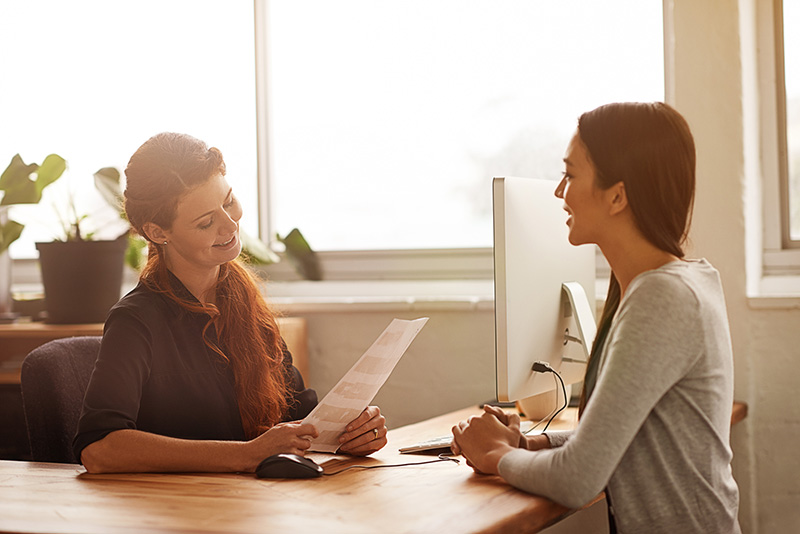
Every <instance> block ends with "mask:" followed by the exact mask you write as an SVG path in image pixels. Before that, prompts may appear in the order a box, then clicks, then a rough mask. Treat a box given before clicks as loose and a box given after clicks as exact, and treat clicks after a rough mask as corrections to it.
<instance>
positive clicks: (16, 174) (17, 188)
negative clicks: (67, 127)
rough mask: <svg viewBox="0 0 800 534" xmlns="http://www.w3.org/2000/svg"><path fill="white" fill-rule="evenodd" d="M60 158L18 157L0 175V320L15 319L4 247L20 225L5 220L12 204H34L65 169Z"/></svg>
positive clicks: (8, 262) (9, 243)
mask: <svg viewBox="0 0 800 534" xmlns="http://www.w3.org/2000/svg"><path fill="white" fill-rule="evenodd" d="M66 167H67V164H66V161H64V158H62V157H61V156H58V155H56V154H50V155H49V156H47V157H46V158H45V159H44V161H43V162H42V164H41V165H39V164H37V163H31V164H26V163H25V162H24V161H23V160H22V158H21V157H20V155H19V154H16V155H15V156H14V157H13V158H11V163H9V164H8V167H6V169H5V170H4V171H3V174H2V175H0V191H3V198H2V200H0V320H3V321H8V320H13V319H15V318H16V314H15V313H14V312H13V310H12V307H13V301H12V298H11V256H10V255H9V253H8V247H9V246H10V245H11V243H13V242H14V241H16V240H17V239H19V236H20V235H21V234H22V230H23V228H24V226H23V225H22V224H21V223H19V222H17V221H14V220H13V219H11V218H10V217H9V210H10V207H11V206H13V205H15V204H36V203H38V202H39V201H40V200H41V198H42V191H43V190H44V188H45V187H47V186H48V185H50V184H52V183H53V182H55V181H56V180H57V179H58V178H59V177H60V176H61V175H62V174H63V173H64V170H65V169H66Z"/></svg>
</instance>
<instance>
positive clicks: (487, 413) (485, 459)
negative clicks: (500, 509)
mask: <svg viewBox="0 0 800 534" xmlns="http://www.w3.org/2000/svg"><path fill="white" fill-rule="evenodd" d="M483 410H484V411H483V413H482V414H481V415H476V416H472V417H470V418H469V419H468V420H466V421H461V422H460V423H458V424H457V425H456V426H454V427H453V444H452V445H451V447H450V448H451V449H452V451H453V454H461V455H463V456H464V458H466V460H467V464H468V465H469V466H470V467H472V468H473V469H474V470H475V471H477V472H479V473H484V474H491V475H496V474H498V464H499V463H500V458H502V457H503V455H504V454H506V453H507V452H508V451H510V450H513V449H516V448H519V447H522V448H525V442H526V440H525V435H524V434H523V433H522V432H521V431H520V418H519V415H517V414H515V413H512V414H507V413H505V412H504V411H503V410H501V409H500V408H497V407H495V406H489V405H488V404H487V405H485V406H484V407H483Z"/></svg>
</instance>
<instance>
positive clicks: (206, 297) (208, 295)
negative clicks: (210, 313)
mask: <svg viewBox="0 0 800 534" xmlns="http://www.w3.org/2000/svg"><path fill="white" fill-rule="evenodd" d="M167 268H168V269H169V270H170V271H171V272H172V274H174V275H175V276H176V277H177V278H178V280H180V281H181V283H182V284H183V285H184V286H185V287H186V289H188V290H189V292H190V293H191V294H192V295H194V297H195V298H196V299H197V300H199V301H200V302H201V303H202V304H214V303H215V301H216V293H215V292H214V291H213V290H212V288H213V287H214V284H216V282H217V278H218V277H219V266H216V267H212V268H199V267H197V266H194V265H187V264H180V263H178V262H173V261H169V258H167Z"/></svg>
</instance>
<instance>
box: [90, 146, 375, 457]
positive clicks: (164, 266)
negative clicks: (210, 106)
mask: <svg viewBox="0 0 800 534" xmlns="http://www.w3.org/2000/svg"><path fill="white" fill-rule="evenodd" d="M125 174H126V177H127V187H126V190H125V211H126V213H127V215H128V219H129V220H130V222H131V225H132V226H133V228H134V229H135V230H136V231H137V232H138V233H139V234H141V235H142V236H144V237H145V238H146V239H147V240H148V241H149V255H148V261H147V265H146V266H145V268H144V269H143V271H142V273H141V275H140V280H139V284H138V285H137V286H136V288H135V289H133V290H132V291H131V292H130V293H128V294H127V295H126V296H125V297H123V298H122V299H121V300H120V302H119V303H117V304H116V305H115V306H114V308H112V310H111V312H110V313H109V315H108V318H107V320H106V323H105V327H104V333H103V340H102V344H101V348H100V355H99V357H98V360H97V363H96V364H95V369H94V372H93V374H92V378H91V381H90V383H89V387H88V389H87V392H86V397H85V400H84V407H83V412H82V414H81V419H80V424H79V428H78V433H77V435H76V437H75V441H74V450H75V456H76V458H80V459H81V462H82V463H83V464H84V466H85V467H86V469H87V471H89V472H92V473H99V472H132V471H246V472H252V471H254V470H255V468H256V467H257V466H258V464H259V462H261V460H263V459H264V458H266V457H268V456H271V455H274V454H278V453H294V454H300V455H302V454H303V453H304V451H305V450H306V449H308V448H309V446H310V443H311V441H310V440H311V438H313V437H316V436H317V431H316V430H315V428H314V427H313V426H312V425H308V424H302V423H301V422H299V421H298V420H300V419H302V418H303V417H305V416H306V415H307V414H308V413H309V412H310V411H311V409H312V408H313V407H314V406H315V405H316V402H317V396H316V393H315V392H314V391H313V390H311V389H306V388H305V385H304V384H303V379H302V377H301V376H300V373H299V372H298V371H297V369H296V368H295V367H294V366H293V365H292V357H291V354H290V353H289V351H288V350H287V348H286V345H285V343H284V342H283V339H282V338H281V335H280V332H279V330H278V325H277V323H276V321H275V316H274V315H273V313H272V311H271V310H270V309H269V307H268V306H267V304H266V302H265V301H264V299H263V298H262V296H261V294H260V292H259V288H258V286H257V284H256V282H255V280H254V278H253V277H252V276H251V274H250V273H249V271H248V270H247V269H246V268H245V267H244V266H243V265H242V264H241V263H239V260H238V259H237V258H238V256H239V254H240V252H241V242H240V240H239V219H240V218H241V216H242V209H241V206H240V205H239V202H238V201H237V199H236V197H235V196H234V194H233V191H232V189H231V188H230V186H229V185H228V183H227V181H226V180H225V163H224V161H223V159H222V154H221V153H220V151H219V150H217V149H216V148H207V146H206V145H205V143H203V142H202V141H200V140H198V139H195V138H193V137H190V136H188V135H183V134H174V133H163V134H159V135H156V136H154V137H152V138H150V139H149V140H148V141H146V142H145V143H144V144H143V145H142V146H141V147H140V148H139V149H138V150H137V151H136V153H135V154H134V155H133V156H132V157H131V159H130V162H129V163H128V167H127V168H126V170H125ZM386 432H387V430H386V426H385V419H384V417H383V416H382V415H381V414H380V410H379V409H378V408H377V407H375V406H370V407H368V408H367V409H365V410H364V412H363V413H362V414H361V415H360V416H359V417H358V418H356V420H354V421H353V422H352V423H350V425H348V428H347V432H346V433H345V434H344V435H343V436H342V438H341V440H340V441H341V442H342V446H341V449H340V450H341V451H342V452H345V453H350V454H357V455H365V454H370V453H372V452H375V451H377V450H378V449H380V448H381V447H383V446H384V445H385V444H386Z"/></svg>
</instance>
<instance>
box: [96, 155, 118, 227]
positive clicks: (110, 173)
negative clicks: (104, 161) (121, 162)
mask: <svg viewBox="0 0 800 534" xmlns="http://www.w3.org/2000/svg"><path fill="white" fill-rule="evenodd" d="M120 177H121V175H120V172H119V170H118V169H117V168H116V167H103V168H102V169H100V170H99V171H97V172H96V173H94V185H95V187H97V190H98V191H99V192H100V194H101V195H102V197H103V198H104V199H105V201H106V202H108V205H109V206H111V207H112V208H114V209H115V210H117V211H119V212H120V214H121V216H122V217H124V216H125V214H124V211H123V207H122V204H123V196H122V186H121V185H120Z"/></svg>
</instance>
